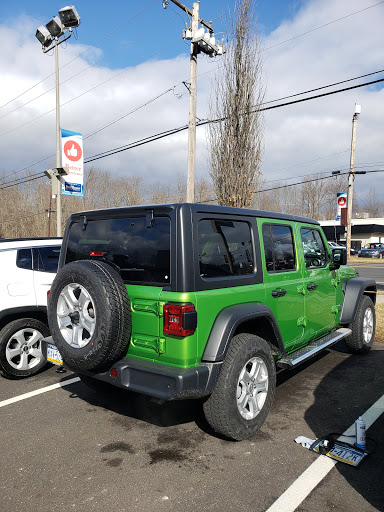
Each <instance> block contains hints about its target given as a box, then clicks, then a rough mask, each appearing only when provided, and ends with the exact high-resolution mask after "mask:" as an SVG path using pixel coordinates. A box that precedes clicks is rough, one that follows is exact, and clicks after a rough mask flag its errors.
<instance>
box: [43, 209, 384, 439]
mask: <svg viewBox="0 0 384 512" xmlns="http://www.w3.org/2000/svg"><path fill="white" fill-rule="evenodd" d="M345 265H346V251H345V249H340V248H339V249H334V250H333V251H332V252H331V249H330V248H329V246H328V243H327V240H326V239H325V237H324V234H323V232H322V229H321V227H320V225H319V223H318V222H316V221H314V220H311V219H307V218H300V217H295V216H292V215H283V214H277V213H272V212H264V211H257V210H245V209H238V208H229V207H220V206H211V205H201V204H171V205H154V206H138V207H126V208H113V209H107V210H96V211H89V212H81V213H76V214H73V215H72V216H71V217H70V218H69V220H68V223H67V227H66V230H65V235H64V240H63V245H62V250H61V255H60V262H59V272H58V274H57V276H56V278H55V280H54V282H53V285H52V288H51V292H50V295H49V303H48V310H49V325H50V329H51V333H52V337H53V340H51V341H52V343H53V344H54V345H55V346H56V347H57V348H58V350H59V351H60V353H61V355H62V358H63V361H64V363H65V365H67V366H68V367H69V368H70V369H72V370H74V371H76V372H78V374H79V376H80V378H81V380H82V381H84V382H85V383H86V384H87V385H89V386H91V387H93V388H96V389H98V388H101V387H104V388H109V389H112V387H111V386H110V385H111V384H112V385H115V386H118V387H120V388H126V389H130V390H133V391H137V392H139V393H144V394H146V395H149V396H152V397H154V398H155V399H157V400H159V401H166V400H175V399H186V398H204V401H203V407H204V413H205V416H206V419H207V421H208V423H209V424H210V425H211V426H212V428H213V429H214V430H215V431H216V432H218V433H220V434H222V435H224V436H226V437H227V438H231V439H235V440H242V439H246V438H248V437H250V436H252V435H253V434H254V433H255V432H256V431H257V430H258V429H260V427H261V426H262V424H263V422H264V421H265V418H266V416H267V414H268V412H269V410H270V407H271V404H272V400H273V396H274V392H275V386H276V366H277V367H282V368H295V367H296V366H297V365H298V364H300V363H301V362H303V361H305V360H307V359H308V358H310V357H311V356H313V355H316V354H317V353H318V352H319V351H320V350H322V349H324V348H326V347H329V346H330V345H332V344H333V343H336V342H337V341H338V340H340V339H342V338H343V339H344V341H345V343H346V345H347V347H348V349H349V350H350V351H351V352H353V353H355V354H364V353H366V352H368V351H369V350H370V348H371V346H372V344H373V341H374V333H375V308H374V303H375V301H376V294H375V292H376V283H375V281H373V280H370V279H362V278H359V277H357V274H356V272H355V271H354V270H353V269H352V268H350V267H348V266H345Z"/></svg>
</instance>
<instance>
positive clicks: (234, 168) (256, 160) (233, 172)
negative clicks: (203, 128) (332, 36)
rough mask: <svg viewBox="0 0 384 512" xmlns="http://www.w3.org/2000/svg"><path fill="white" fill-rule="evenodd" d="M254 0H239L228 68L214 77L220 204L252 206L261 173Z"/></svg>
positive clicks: (214, 168)
mask: <svg viewBox="0 0 384 512" xmlns="http://www.w3.org/2000/svg"><path fill="white" fill-rule="evenodd" d="M254 9H255V0H237V1H236V5H235V11H234V16H233V20H232V26H231V32H230V34H229V36H228V37H227V39H228V45H227V53H226V55H225V56H224V59H223V71H222V73H220V74H219V75H218V76H216V78H215V84H214V89H213V93H214V95H215V96H214V97H213V100H211V106H210V114H211V118H219V119H221V121H220V122H217V123H211V124H210V125H209V128H208V140H209V142H210V174H211V177H212V180H213V183H214V187H215V192H216V196H217V200H218V203H219V204H221V205H227V206H238V207H249V206H250V205H251V203H252V192H253V190H254V187H255V184H256V180H257V177H258V175H259V173H260V164H261V154H262V148H263V117H262V114H261V112H260V111H258V106H259V105H260V104H261V103H262V101H263V99H264V93H265V88H264V85H263V81H262V62H261V56H260V51H259V45H258V38H257V30H256V18H255V13H254Z"/></svg>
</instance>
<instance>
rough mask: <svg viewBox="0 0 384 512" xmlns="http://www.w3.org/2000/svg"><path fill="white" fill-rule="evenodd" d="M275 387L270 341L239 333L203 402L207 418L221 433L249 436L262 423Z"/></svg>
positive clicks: (274, 371) (242, 438)
mask: <svg viewBox="0 0 384 512" xmlns="http://www.w3.org/2000/svg"><path fill="white" fill-rule="evenodd" d="M246 381H248V383H247V382H246ZM275 388H276V366H275V361H274V359H273V356H272V352H271V349H270V347H269V345H268V343H267V342H266V341H265V340H264V339H262V338H259V337H258V336H255V335H253V334H247V333H245V334H238V335H236V336H234V337H233V338H232V340H231V343H230V346H229V349H228V353H227V355H226V358H225V360H224V363H223V366H222V369H221V372H220V375H219V378H218V381H217V383H216V386H215V388H214V390H213V392H212V394H211V395H210V397H209V398H208V399H207V400H206V401H205V403H204V405H203V407H204V414H205V418H206V420H207V421H208V423H209V424H210V426H211V427H212V428H213V430H215V432H217V433H218V434H222V435H224V436H225V437H227V438H229V439H233V440H236V441H241V440H244V439H247V438H249V437H251V436H253V435H254V434H255V433H256V432H257V431H258V430H259V429H260V428H261V426H262V425H263V423H264V421H265V419H266V417H267V415H268V412H269V410H270V408H271V405H272V401H273V397H274V394H275Z"/></svg>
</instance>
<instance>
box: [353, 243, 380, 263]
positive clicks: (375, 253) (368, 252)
mask: <svg viewBox="0 0 384 512" xmlns="http://www.w3.org/2000/svg"><path fill="white" fill-rule="evenodd" d="M383 254H384V244H372V243H371V244H366V245H364V247H363V248H362V249H361V251H360V252H359V258H380V259H381V258H382V257H383Z"/></svg>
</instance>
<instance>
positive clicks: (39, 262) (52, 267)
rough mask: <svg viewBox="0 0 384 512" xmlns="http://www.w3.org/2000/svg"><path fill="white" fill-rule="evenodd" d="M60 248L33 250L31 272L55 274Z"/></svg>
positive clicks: (38, 248)
mask: <svg viewBox="0 0 384 512" xmlns="http://www.w3.org/2000/svg"><path fill="white" fill-rule="evenodd" d="M59 256H60V247H58V246H53V247H37V248H36V249H33V270H37V271H39V272H52V273H55V272H57V266H58V264H59Z"/></svg>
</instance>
